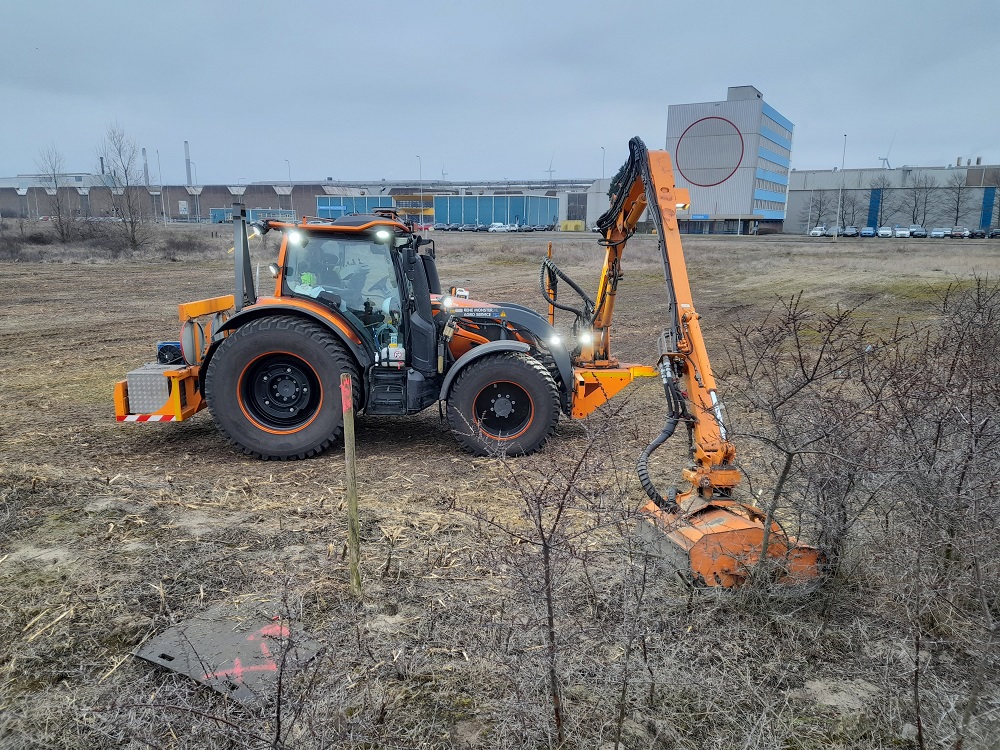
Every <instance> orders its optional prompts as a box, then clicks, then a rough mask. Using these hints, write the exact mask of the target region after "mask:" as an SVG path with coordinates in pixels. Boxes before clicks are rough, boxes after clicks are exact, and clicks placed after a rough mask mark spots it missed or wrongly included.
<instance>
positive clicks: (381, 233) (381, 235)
mask: <svg viewBox="0 0 1000 750" xmlns="http://www.w3.org/2000/svg"><path fill="white" fill-rule="evenodd" d="M391 236H392V235H391V234H390V233H389V230H388V229H379V230H378V231H377V232H375V237H376V238H377V239H380V240H382V242H385V241H386V240H387V239H389V237H391Z"/></svg>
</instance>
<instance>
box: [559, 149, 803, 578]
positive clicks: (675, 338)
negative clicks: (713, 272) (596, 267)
mask: <svg viewBox="0 0 1000 750" xmlns="http://www.w3.org/2000/svg"><path fill="white" fill-rule="evenodd" d="M611 193H612V198H611V207H610V209H609V210H608V211H607V213H605V214H604V215H603V216H601V217H600V218H599V219H598V220H597V226H598V228H599V229H600V231H601V233H602V240H601V243H602V244H603V245H604V247H605V258H604V267H603V268H602V270H601V278H600V284H599V287H598V291H597V297H596V300H595V301H594V303H593V314H592V316H591V317H590V320H591V322H592V324H593V345H592V346H591V347H589V348H588V347H587V346H585V345H584V346H581V348H580V355H579V356H578V357H577V361H576V362H574V364H576V365H577V366H578V367H580V368H581V369H583V368H593V369H595V370H596V369H599V368H602V367H603V368H613V367H616V366H617V362H616V361H615V360H614V358H613V357H612V356H611V353H610V336H609V333H610V330H611V318H612V315H613V313H614V305H615V293H616V291H617V286H618V281H619V280H620V279H621V278H622V274H621V265H620V264H621V257H622V252H623V251H624V249H625V244H626V242H627V241H628V239H629V237H631V236H632V234H633V233H634V232H635V230H636V226H637V225H638V223H639V219H640V217H641V216H642V214H643V212H644V211H648V216H649V218H650V220H651V221H652V223H653V226H654V228H655V230H656V236H657V243H658V245H659V248H660V255H661V258H662V261H663V275H664V278H665V280H666V287H667V289H666V291H667V321H666V327H665V328H664V329H663V332H662V333H661V335H660V341H659V353H660V357H659V361H658V362H657V369H658V370H659V374H660V379H661V380H662V382H663V388H664V392H665V393H666V397H667V404H668V415H667V421H666V424H665V425H664V428H663V431H662V432H661V433H660V434H659V435H658V436H657V438H656V439H655V440H653V442H652V443H650V444H649V446H648V447H647V448H646V450H645V451H643V453H642V455H641V457H640V458H639V461H638V466H637V468H638V471H639V479H640V481H641V482H642V486H643V489H644V490H645V491H646V493H647V494H648V495H649V497H650V502H649V503H647V504H646V505H645V506H643V508H642V510H643V512H644V514H645V517H646V518H647V519H648V523H647V524H645V528H646V529H647V537H648V538H649V540H650V542H651V545H652V547H653V549H654V550H655V551H657V552H658V553H660V554H661V555H662V556H663V557H664V558H665V559H667V560H669V561H670V562H671V563H672V564H673V565H674V566H675V567H676V568H677V569H678V570H679V571H681V572H682V575H683V577H684V578H687V579H693V580H694V581H697V582H699V583H701V584H704V585H707V586H726V587H728V586H736V585H739V584H740V583H742V582H743V581H745V580H746V578H747V577H748V576H749V575H750V571H751V569H753V568H754V567H755V566H757V565H758V564H759V563H760V562H761V561H762V560H763V559H765V558H766V559H767V561H768V562H769V563H770V564H772V565H773V566H774V567H773V568H768V570H774V569H776V570H777V573H776V575H775V577H776V579H777V580H778V581H780V582H782V583H801V582H806V581H810V580H814V579H816V578H817V577H818V576H819V575H820V569H821V567H822V555H821V554H820V553H819V552H818V551H817V550H815V549H813V548H811V547H806V546H801V545H797V544H796V543H795V542H794V540H791V539H789V538H788V536H787V535H786V534H785V532H784V530H783V529H782V528H781V526H780V524H778V522H777V521H776V520H775V519H773V518H772V517H771V516H770V514H765V513H762V512H761V511H760V510H759V509H757V508H756V507H754V506H753V505H751V504H744V503H740V502H738V501H736V500H734V499H733V489H734V488H735V487H736V485H737V484H739V480H740V472H739V470H738V469H737V468H736V466H735V458H736V451H735V449H734V447H733V445H732V443H730V442H729V441H728V440H727V438H726V428H725V425H724V422H723V418H722V406H721V404H720V403H719V399H718V396H717V394H716V389H715V377H714V376H713V375H712V366H711V364H710V363H709V360H708V351H707V350H706V348H705V340H704V338H703V337H702V333H701V326H700V323H699V317H698V313H697V312H696V311H695V308H694V302H693V301H692V299H691V286H690V284H689V282H688V275H687V265H686V264H685V262H684V253H683V251H682V249H681V240H680V233H679V231H678V227H677V210H678V209H681V208H687V205H688V203H689V200H690V199H689V198H688V194H687V190H686V189H683V188H677V187H676V185H675V184H674V177H673V169H672V167H671V163H670V156H669V154H667V153H666V152H665V151H647V149H646V146H645V145H644V144H643V142H642V141H641V140H639V139H638V138H633V139H632V140H631V141H629V159H628V161H627V162H626V163H625V165H624V166H623V167H622V168H621V170H620V171H619V172H618V174H617V175H616V176H615V179H614V180H613V181H612V188H611ZM689 405H690V408H689ZM680 422H684V423H685V425H686V426H687V428H688V435H689V440H690V442H691V458H692V463H691V464H690V465H689V466H688V467H687V468H685V469H684V471H683V477H684V479H685V480H686V481H687V482H689V483H690V486H689V488H688V489H686V490H684V491H682V492H679V493H678V492H676V491H673V490H672V491H671V492H668V493H667V497H666V498H664V497H662V496H661V495H660V493H659V492H657V491H656V488H655V487H654V486H653V483H652V481H651V480H650V478H649V472H648V470H647V462H648V459H649V456H650V454H652V452H653V451H654V450H656V449H657V448H658V447H659V446H660V445H661V444H662V443H663V442H665V441H666V440H667V438H669V437H670V436H671V435H672V434H673V432H674V430H675V429H676V427H677V425H678V424H679V423H680Z"/></svg>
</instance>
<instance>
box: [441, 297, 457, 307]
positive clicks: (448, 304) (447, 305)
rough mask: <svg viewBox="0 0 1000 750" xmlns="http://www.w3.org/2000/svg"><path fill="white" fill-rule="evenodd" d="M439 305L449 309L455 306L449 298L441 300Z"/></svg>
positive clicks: (453, 301)
mask: <svg viewBox="0 0 1000 750" xmlns="http://www.w3.org/2000/svg"><path fill="white" fill-rule="evenodd" d="M441 304H442V305H444V306H445V307H451V306H452V305H454V304H455V300H453V299H452V298H451V297H445V298H444V299H442V300H441Z"/></svg>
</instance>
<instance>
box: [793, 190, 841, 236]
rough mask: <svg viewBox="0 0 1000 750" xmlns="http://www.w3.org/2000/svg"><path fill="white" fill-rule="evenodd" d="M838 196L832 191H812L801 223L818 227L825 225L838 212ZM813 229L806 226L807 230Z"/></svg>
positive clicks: (803, 211)
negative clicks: (829, 217)
mask: <svg viewBox="0 0 1000 750" xmlns="http://www.w3.org/2000/svg"><path fill="white" fill-rule="evenodd" d="M836 205H837V196H836V194H835V193H834V192H833V191H830V190H813V191H810V197H809V202H808V203H807V204H806V207H805V208H804V209H803V210H802V216H801V221H802V223H804V224H807V225H809V224H811V225H812V226H817V225H819V224H824V223H825V222H826V219H827V217H828V216H829V215H830V214H832V213H835V212H836ZM811 228H812V227H810V226H806V229H807V230H808V229H811Z"/></svg>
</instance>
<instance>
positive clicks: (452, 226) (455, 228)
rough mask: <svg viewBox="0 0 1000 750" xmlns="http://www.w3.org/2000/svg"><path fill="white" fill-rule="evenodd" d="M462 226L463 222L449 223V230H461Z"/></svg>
mask: <svg viewBox="0 0 1000 750" xmlns="http://www.w3.org/2000/svg"><path fill="white" fill-rule="evenodd" d="M461 228H462V225H461V224H454V223H453V224H449V225H448V231H449V232H457V231H459V230H460V229H461Z"/></svg>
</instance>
